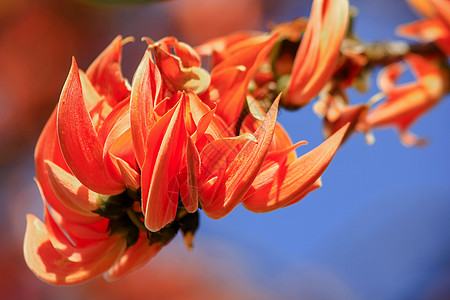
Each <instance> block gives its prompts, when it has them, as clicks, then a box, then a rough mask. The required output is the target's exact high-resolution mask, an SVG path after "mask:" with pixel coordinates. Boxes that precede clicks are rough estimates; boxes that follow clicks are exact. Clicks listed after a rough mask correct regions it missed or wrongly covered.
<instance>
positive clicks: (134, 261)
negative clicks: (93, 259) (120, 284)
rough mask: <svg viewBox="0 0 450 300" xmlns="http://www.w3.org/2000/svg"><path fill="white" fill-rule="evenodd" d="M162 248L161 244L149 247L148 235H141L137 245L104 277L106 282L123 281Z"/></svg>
mask: <svg viewBox="0 0 450 300" xmlns="http://www.w3.org/2000/svg"><path fill="white" fill-rule="evenodd" d="M161 248H162V245H161V244H160V243H155V244H152V245H149V244H148V239H147V235H146V234H143V235H141V236H140V238H139V240H138V241H137V243H136V244H134V245H133V246H131V247H130V248H128V249H127V251H125V252H124V253H123V254H122V255H121V256H120V258H119V259H118V260H117V261H116V263H115V264H114V265H113V266H112V267H111V268H110V269H109V270H108V271H107V272H105V274H104V275H103V276H104V278H105V280H107V281H109V282H113V281H116V280H119V279H122V278H123V277H124V276H126V275H127V274H129V273H131V272H132V271H134V270H136V269H138V268H140V267H142V266H143V265H145V264H146V263H147V262H148V261H149V260H150V259H152V258H153V257H154V256H155V255H156V254H158V252H159V250H161Z"/></svg>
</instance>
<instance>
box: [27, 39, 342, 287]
mask: <svg viewBox="0 0 450 300" xmlns="http://www.w3.org/2000/svg"><path fill="white" fill-rule="evenodd" d="M275 40H276V36H258V37H256V38H255V39H249V40H246V42H245V43H243V44H241V45H240V46H239V47H237V48H235V52H233V53H231V52H230V53H229V55H226V56H224V57H223V60H222V61H221V62H220V63H218V64H217V65H216V66H215V67H214V68H213V69H212V72H211V75H210V74H209V73H208V72H207V71H206V70H205V69H203V68H202V67H201V63H200V58H199V56H198V54H197V53H196V52H195V51H194V50H193V49H192V48H191V47H190V46H189V45H187V44H184V43H182V42H179V41H178V40H176V39H175V38H172V37H168V38H164V39H161V40H160V41H158V42H152V41H150V40H148V42H149V47H148V49H147V50H146V52H145V54H144V57H143V59H142V61H141V63H140V64H139V66H138V68H137V70H136V73H135V75H134V78H133V83H132V86H131V87H129V85H128V83H127V81H126V80H125V79H123V78H122V75H121V71H120V57H121V47H122V44H123V43H124V42H126V40H125V41H122V39H121V38H120V37H118V38H117V39H115V40H114V41H113V42H112V44H111V45H110V46H109V47H108V48H107V49H106V50H105V51H104V52H103V53H102V54H101V55H100V56H99V58H97V59H96V60H95V61H94V63H93V64H92V65H91V67H89V69H88V72H87V73H86V75H85V74H84V73H83V72H82V71H80V70H79V69H78V67H77V64H76V62H75V60H74V59H73V61H72V67H71V69H70V72H69V76H68V78H67V80H66V83H65V85H64V87H63V90H62V93H61V98H60V101H59V103H58V107H57V110H55V112H54V113H53V114H52V116H51V117H50V120H49V121H48V123H47V125H46V127H45V128H44V130H43V132H42V134H41V136H40V138H39V141H38V144H37V146H36V152H35V164H36V173H37V183H38V186H39V187H40V189H41V192H42V198H43V199H44V207H45V220H44V223H42V222H41V221H39V220H38V219H37V218H36V217H34V216H32V215H29V216H28V217H27V220H28V224H27V231H26V234H25V242H24V254H25V260H26V262H27V264H28V266H29V267H30V269H31V270H32V271H33V272H34V273H35V274H36V275H37V276H38V277H40V278H41V279H43V280H44V281H47V282H49V283H53V284H75V283H79V282H82V281H86V280H89V279H91V278H93V277H95V276H98V275H100V274H102V273H103V274H104V277H105V278H106V279H107V280H116V279H119V278H121V277H123V276H125V275H126V274H128V273H129V272H131V271H133V270H135V269H137V268H139V267H141V266H142V265H144V264H145V263H146V262H147V261H148V260H150V259H151V258H152V257H153V256H154V255H156V254H157V253H158V251H159V250H160V249H161V248H162V247H163V246H164V245H166V244H167V243H169V242H170V240H171V239H172V238H173V237H174V236H175V235H176V234H177V232H178V231H179V230H181V232H182V234H183V236H184V239H185V243H186V246H187V248H188V249H190V248H191V247H192V240H193V235H194V233H195V230H196V229H197V227H198V212H197V211H198V208H199V207H201V208H202V210H203V211H204V212H205V214H206V215H207V216H209V217H211V218H214V219H217V218H221V217H223V216H225V215H227V214H228V213H229V212H231V211H232V210H233V209H234V208H235V207H236V206H237V205H239V204H240V203H242V202H243V201H245V206H246V207H248V208H249V209H251V210H253V211H268V210H273V209H276V208H280V207H284V206H287V205H290V204H292V203H294V202H297V201H298V200H300V199H301V198H303V197H304V196H305V195H306V194H307V193H309V192H310V191H312V190H314V189H316V188H318V187H319V186H320V176H321V174H322V173H323V172H324V170H325V169H326V167H327V166H328V164H329V163H330V161H331V159H332V157H333V155H334V153H335V152H336V150H337V149H338V147H339V144H340V142H341V141H342V137H343V136H344V134H345V132H346V128H347V127H348V126H344V128H343V129H341V130H339V131H338V132H337V133H336V134H335V135H333V136H332V137H330V138H329V139H328V140H327V141H325V142H324V143H323V144H322V145H321V146H319V147H318V148H316V149H315V150H313V151H311V152H310V153H308V154H306V155H304V156H302V157H300V158H298V159H297V158H296V155H295V152H294V149H295V148H296V147H297V146H299V145H301V144H304V142H300V143H297V144H295V145H293V144H292V142H291V141H290V139H289V137H288V135H287V133H286V132H285V131H284V130H283V129H282V127H281V126H280V125H279V124H277V122H276V117H277V112H278V104H279V101H280V97H281V96H280V95H279V96H278V97H277V98H276V99H275V101H274V102H273V103H272V105H271V107H270V109H269V110H268V111H267V113H266V112H265V111H264V110H263V109H262V108H261V107H259V105H258V104H257V102H256V101H254V100H253V99H252V98H251V96H250V95H249V93H248V90H249V84H250V81H251V79H252V78H253V76H254V74H255V72H256V70H257V69H258V67H259V66H260V65H261V64H262V63H263V62H264V61H265V60H266V57H267V54H268V52H269V51H270V49H271V48H272V46H273V44H274V43H275ZM246 100H247V106H248V107H250V114H248V115H247V116H246V118H245V120H240V119H239V118H240V117H241V115H242V110H243V107H244V104H245V101H246ZM99 257H100V259H98V258H99Z"/></svg>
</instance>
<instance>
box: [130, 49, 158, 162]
mask: <svg viewBox="0 0 450 300" xmlns="http://www.w3.org/2000/svg"><path fill="white" fill-rule="evenodd" d="M161 83H162V79H161V74H160V73H159V70H158V68H156V66H155V64H154V63H153V62H152V60H151V59H150V56H149V53H148V52H146V53H145V56H144V58H143V59H142V61H141V63H140V64H139V66H138V69H137V71H136V74H135V75H134V79H133V86H132V91H131V99H130V123H131V133H132V136H133V145H134V151H135V155H136V160H137V162H138V164H139V166H140V167H141V168H142V165H143V163H144V158H145V149H146V145H147V137H148V133H149V132H150V129H151V128H152V126H153V124H154V123H155V122H156V117H155V115H154V105H155V103H156V101H157V100H158V99H159V98H161Z"/></svg>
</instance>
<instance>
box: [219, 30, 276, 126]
mask: <svg viewBox="0 0 450 300" xmlns="http://www.w3.org/2000/svg"><path fill="white" fill-rule="evenodd" d="M277 38H278V35H276V34H274V35H271V36H263V35H261V36H258V37H254V38H252V39H251V41H252V43H249V44H248V45H247V46H246V47H243V48H242V49H240V50H239V51H236V52H235V53H233V55H231V56H230V57H228V58H227V59H226V60H224V61H222V62H221V63H220V64H218V65H217V66H216V67H215V68H214V69H213V71H212V74H211V86H212V88H213V89H217V90H218V91H219V95H220V98H219V99H220V100H219V101H218V102H217V113H218V114H219V115H220V116H221V117H222V118H223V119H224V120H225V121H226V122H227V123H228V124H235V123H236V122H237V121H238V119H239V116H240V114H241V111H242V108H243V105H244V101H245V96H246V94H247V89H248V84H249V82H250V80H251V79H252V77H253V76H254V75H255V72H256V71H257V69H258V68H259V66H260V65H261V64H262V63H263V62H264V61H265V59H266V58H267V55H268V54H269V52H270V50H271V49H272V47H273V45H274V44H275V42H276V40H277ZM225 70H229V71H228V72H231V73H232V74H233V75H234V77H235V79H236V80H235V81H234V82H233V83H232V87H231V88H229V87H226V86H224V85H222V84H218V83H220V81H224V80H225V81H229V79H227V78H226V77H227V76H225V77H224V74H226V73H224V72H225ZM222 71H223V72H222ZM220 77H221V78H220ZM219 78H220V80H219ZM218 81H219V82H218Z"/></svg>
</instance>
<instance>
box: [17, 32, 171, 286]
mask: <svg viewBox="0 0 450 300" xmlns="http://www.w3.org/2000/svg"><path fill="white" fill-rule="evenodd" d="M124 42H126V41H122V39H121V37H118V38H117V39H115V40H114V41H113V42H112V44H111V45H110V46H109V47H108V48H107V49H106V50H105V51H104V52H103V53H102V54H101V55H100V56H99V58H98V59H97V60H96V61H95V62H94V63H93V64H92V65H91V67H90V68H89V69H88V74H87V76H86V75H84V73H83V72H81V71H80V70H79V69H78V67H77V65H76V62H75V60H73V61H72V67H71V69H70V72H69V76H68V78H67V80H66V83H65V85H64V88H63V91H62V93H61V99H60V102H59V104H58V107H57V110H55V111H54V112H53V114H52V116H51V117H50V119H49V121H48V122H47V125H46V126H45V128H44V130H43V132H42V134H41V136H40V138H39V141H38V143H37V145H36V151H35V166H36V174H37V180H36V181H37V184H38V186H39V188H40V191H41V193H42V198H43V199H45V200H46V201H44V206H45V224H43V223H42V222H41V221H39V220H38V219H37V218H36V217H34V216H32V215H28V216H27V230H26V234H25V240H24V256H25V260H26V262H27V264H28V266H29V267H30V269H31V270H32V271H33V272H34V273H35V274H36V275H37V276H38V277H39V278H41V279H42V280H44V281H46V282H49V283H52V284H76V283H79V282H83V281H86V280H89V279H91V278H93V277H96V276H98V275H100V274H102V273H104V272H107V273H106V274H107V277H108V278H109V279H116V278H120V277H121V276H123V275H124V274H126V273H127V272H128V270H132V269H134V268H136V266H138V265H140V264H142V260H148V259H150V257H151V256H153V255H155V254H156V253H157V252H158V250H159V248H161V246H162V245H163V244H164V243H165V242H166V241H163V242H160V241H157V242H155V243H153V245H148V243H143V242H142V240H145V241H147V240H148V239H147V236H146V235H145V234H144V236H142V235H140V234H139V230H138V229H137V228H136V227H135V226H134V225H133V223H132V222H131V221H130V219H129V218H127V217H126V215H127V213H128V214H133V213H134V212H133V211H131V210H132V209H133V208H132V203H133V202H134V199H132V198H131V196H129V194H131V195H133V191H136V190H137V189H138V188H139V173H138V170H137V165H136V162H135V159H134V152H133V151H134V150H133V148H132V146H131V144H130V143H127V142H128V141H131V138H130V137H131V135H130V130H129V127H130V125H129V117H128V114H127V111H128V108H129V104H128V101H127V99H128V98H129V97H128V95H129V91H128V92H126V89H127V87H126V82H125V81H124V80H123V79H122V77H121V72H120V66H119V61H120V55H121V46H122V44H123V43H124ZM96 82H98V84H95V86H94V85H93V83H96ZM108 86H113V87H114V88H108ZM117 91H120V93H119V92H117ZM122 97H124V99H121V98H122ZM114 105H115V106H114ZM126 188H127V190H128V191H131V192H129V193H128V194H126V193H122V192H123V191H125V189H126ZM118 194H120V195H119V196H116V195H118ZM108 195H114V196H108ZM118 202H119V203H118ZM47 203H48V205H47ZM127 205H128V207H127ZM117 206H118V207H117ZM122 207H125V208H126V209H125V210H128V212H127V211H124V210H123V209H122ZM117 208H119V210H117ZM134 244H136V245H135V246H134V247H133V248H128V250H126V249H127V247H130V246H131V245H134ZM142 245H143V246H142ZM137 248H145V252H146V254H145V255H144V256H142V257H141V258H139V259H137V258H135V259H134V260H129V259H125V258H126V257H127V256H128V255H129V254H128V253H129V252H130V251H133V252H136V251H137V250H136V249H137ZM132 249H133V250H132ZM125 250H126V251H125Z"/></svg>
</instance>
